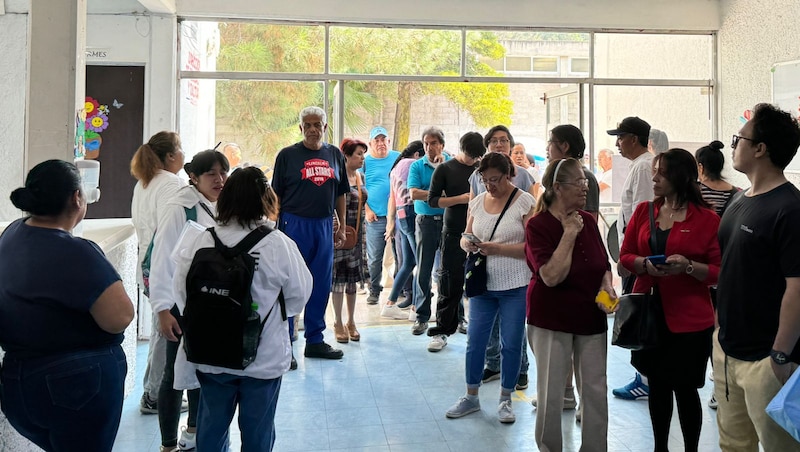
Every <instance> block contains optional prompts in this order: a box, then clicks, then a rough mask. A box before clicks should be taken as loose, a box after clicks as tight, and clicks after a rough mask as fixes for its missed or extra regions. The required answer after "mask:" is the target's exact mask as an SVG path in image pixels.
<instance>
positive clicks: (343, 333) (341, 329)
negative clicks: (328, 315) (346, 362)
mask: <svg viewBox="0 0 800 452" xmlns="http://www.w3.org/2000/svg"><path fill="white" fill-rule="evenodd" d="M333 333H334V334H335V335H336V342H338V343H340V344H346V343H347V342H349V340H350V338H349V336H348V335H347V328H345V326H344V325H338V326H337V325H336V324H334V325H333Z"/></svg>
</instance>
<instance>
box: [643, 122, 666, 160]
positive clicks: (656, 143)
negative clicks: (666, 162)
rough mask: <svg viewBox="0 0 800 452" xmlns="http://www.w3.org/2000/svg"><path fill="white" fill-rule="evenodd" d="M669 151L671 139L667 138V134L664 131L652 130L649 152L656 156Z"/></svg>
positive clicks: (648, 143) (648, 145)
mask: <svg viewBox="0 0 800 452" xmlns="http://www.w3.org/2000/svg"><path fill="white" fill-rule="evenodd" d="M668 150H669V138H667V134H666V133H665V132H664V131H662V130H658V129H650V137H649V138H648V140H647V151H648V152H650V153H651V154H653V155H654V156H656V155H658V154H663V153H664V152H667V151H668Z"/></svg>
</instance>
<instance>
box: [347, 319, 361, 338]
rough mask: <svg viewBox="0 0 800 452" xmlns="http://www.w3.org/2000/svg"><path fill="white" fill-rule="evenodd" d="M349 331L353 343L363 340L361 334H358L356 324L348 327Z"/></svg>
mask: <svg viewBox="0 0 800 452" xmlns="http://www.w3.org/2000/svg"><path fill="white" fill-rule="evenodd" d="M347 331H348V332H349V333H350V340H351V341H353V342H358V341H359V340H360V339H361V333H359V332H358V330H357V329H356V325H355V324H354V323H351V324H348V325H347Z"/></svg>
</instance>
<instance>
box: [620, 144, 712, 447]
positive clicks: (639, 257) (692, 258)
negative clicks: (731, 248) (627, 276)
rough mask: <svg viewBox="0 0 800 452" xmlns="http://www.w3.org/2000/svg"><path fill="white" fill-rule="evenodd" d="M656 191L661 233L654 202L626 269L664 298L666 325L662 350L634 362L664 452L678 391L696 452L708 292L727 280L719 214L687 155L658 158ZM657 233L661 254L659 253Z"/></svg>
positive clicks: (707, 342)
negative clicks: (659, 260) (722, 274)
mask: <svg viewBox="0 0 800 452" xmlns="http://www.w3.org/2000/svg"><path fill="white" fill-rule="evenodd" d="M653 193H654V194H655V201H653V204H654V216H655V222H656V230H655V231H651V230H650V215H649V204H650V203H641V204H639V206H638V207H637V209H636V211H635V212H634V214H633V217H632V218H631V221H630V223H629V224H628V229H627V233H626V234H625V241H624V242H623V244H622V248H621V250H620V263H621V264H622V265H623V266H624V267H625V268H626V269H628V270H630V271H631V272H633V273H636V275H637V277H636V284H635V285H634V288H633V291H634V292H636V293H645V292H649V291H650V289H651V288H654V289H655V291H656V293H658V294H660V298H661V305H662V307H663V310H664V318H665V320H666V325H662V332H663V334H662V342H661V343H660V344H659V346H658V347H656V348H652V349H648V350H641V351H636V352H633V353H632V354H631V363H632V364H633V366H634V367H636V370H638V371H639V372H640V373H641V374H643V375H646V376H647V378H648V380H649V383H650V397H649V404H650V419H651V422H652V425H653V433H654V437H655V450H656V452H658V451H666V450H667V439H668V437H669V427H670V420H671V419H672V403H673V402H672V395H673V393H674V394H675V399H676V401H677V405H678V417H679V419H680V423H681V427H682V428H683V442H684V446H685V448H686V451H696V450H697V446H698V442H699V440H700V426H701V423H702V420H703V415H702V411H701V405H700V398H699V395H698V393H697V388H700V387H702V386H703V384H704V383H705V375H706V363H707V362H708V358H709V356H710V355H711V334H712V332H713V331H714V311H713V308H712V306H711V297H710V296H709V292H708V286H709V285H712V284H715V283H716V281H717V275H718V274H719V264H720V251H719V242H718V241H717V229H718V228H719V216H717V214H716V213H714V211H713V210H711V209H709V208H708V204H706V202H705V201H703V198H702V196H701V195H700V187H699V186H698V184H697V164H696V162H695V160H694V157H692V154H690V153H689V152H687V151H685V150H683V149H670V150H669V151H667V152H665V153H663V154H660V155H657V156H656V157H655V158H654V159H653ZM651 234H655V243H656V249H651V246H650V235H651ZM659 254H663V255H665V256H667V258H666V263H665V264H663V265H653V263H652V262H650V261H649V260H648V259H647V257H648V256H653V255H659Z"/></svg>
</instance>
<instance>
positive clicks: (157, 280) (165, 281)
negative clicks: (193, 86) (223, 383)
mask: <svg viewBox="0 0 800 452" xmlns="http://www.w3.org/2000/svg"><path fill="white" fill-rule="evenodd" d="M183 169H184V171H186V174H188V175H189V185H188V186H186V187H183V188H181V189H180V190H179V191H178V193H177V195H176V196H175V197H174V198H173V199H172V200H170V201H169V202H168V203H167V205H166V207H165V208H164V209H163V210H162V212H161V213H160V214H159V217H158V228H157V231H156V235H155V237H154V238H153V258H152V264H151V268H150V270H151V272H150V305H151V306H152V308H153V312H154V313H156V315H158V326H159V333H160V334H161V335H163V336H164V337H165V338H166V346H165V348H166V351H165V357H166V358H165V364H164V368H163V372H164V373H163V375H162V377H161V386H160V387H159V389H158V425H159V429H160V432H161V451H162V452H172V451H174V450H176V449H177V448H180V449H184V450H189V449H193V448H194V447H195V438H196V427H197V407H198V402H199V398H200V391H199V389H198V388H199V383H198V382H197V378H196V377H195V375H194V372H193V369H189V368H188V367H186V366H182V365H180V364H179V365H176V362H178V363H181V361H179V360H178V355H179V354H180V353H181V347H180V340H181V337H182V336H183V330H182V328H183V326H182V324H183V317H182V316H181V314H180V312H179V311H178V307H177V305H176V303H177V301H176V299H175V292H174V291H173V290H172V283H173V276H174V274H175V261H174V260H173V259H172V250H173V249H174V248H175V245H176V244H177V243H178V240H179V238H180V235H181V232H182V231H183V228H184V226H185V225H186V222H187V221H189V220H193V221H195V222H197V223H199V224H200V225H202V226H205V227H210V226H213V225H214V224H215V221H216V220H215V214H216V202H217V198H219V195H220V193H221V192H222V187H223V186H224V185H225V181H226V180H228V170H229V169H230V166H229V165H228V159H227V158H226V157H225V155H224V154H222V153H221V152H217V151H215V150H213V149H209V150H206V151H202V152H199V153H197V154H196V155H195V156H194V157H193V158H192V161H191V162H189V163H186V164H185V165H184V167H183ZM176 388H179V389H176ZM184 389H186V390H187V399H188V401H189V407H188V408H189V415H188V418H187V420H186V427H185V428H184V429H182V430H181V432H180V439H179V438H178V425H179V423H180V415H181V411H182V409H183V408H182V405H183V390H184Z"/></svg>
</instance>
